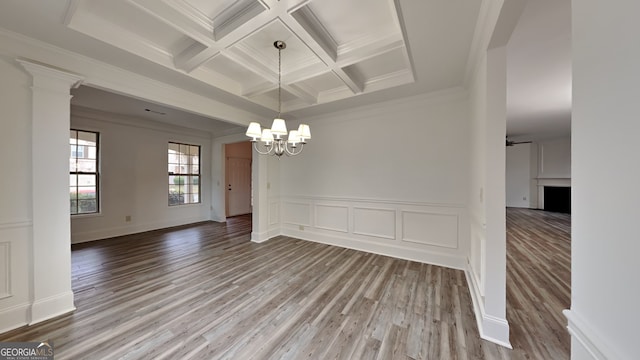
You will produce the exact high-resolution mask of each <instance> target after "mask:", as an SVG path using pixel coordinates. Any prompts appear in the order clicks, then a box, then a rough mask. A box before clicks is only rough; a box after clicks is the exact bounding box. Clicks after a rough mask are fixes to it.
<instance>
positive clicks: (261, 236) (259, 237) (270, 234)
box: [251, 229, 280, 244]
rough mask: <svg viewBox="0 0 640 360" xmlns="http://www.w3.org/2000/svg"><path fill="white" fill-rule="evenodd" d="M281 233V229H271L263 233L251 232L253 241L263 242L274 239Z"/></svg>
mask: <svg viewBox="0 0 640 360" xmlns="http://www.w3.org/2000/svg"><path fill="white" fill-rule="evenodd" d="M278 235H280V230H279V229H270V230H268V231H263V232H261V233H257V232H255V231H252V232H251V242H254V243H258V244H259V243H263V242H265V241H267V240H269V239H273V238H274V237H276V236H278Z"/></svg>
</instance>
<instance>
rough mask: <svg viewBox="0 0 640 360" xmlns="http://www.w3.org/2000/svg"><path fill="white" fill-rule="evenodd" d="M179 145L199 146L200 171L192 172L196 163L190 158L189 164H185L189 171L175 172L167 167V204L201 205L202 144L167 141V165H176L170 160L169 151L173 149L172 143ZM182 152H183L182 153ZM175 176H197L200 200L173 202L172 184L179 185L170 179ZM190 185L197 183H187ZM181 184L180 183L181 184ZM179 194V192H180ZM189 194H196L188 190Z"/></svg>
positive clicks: (172, 205) (171, 205) (170, 205)
mask: <svg viewBox="0 0 640 360" xmlns="http://www.w3.org/2000/svg"><path fill="white" fill-rule="evenodd" d="M172 144H173V145H177V146H178V148H180V146H188V147H197V148H198V164H197V165H198V172H197V173H195V172H191V171H192V166H193V165H194V164H193V163H191V160H189V162H188V163H187V164H185V165H186V166H187V168H188V169H189V170H188V171H189V172H177V173H176V172H173V171H168V168H167V174H168V176H167V204H168V206H169V207H170V208H171V207H174V206H181V205H199V204H202V145H199V144H188V143H184V142H178V141H169V142H168V143H167V162H166V163H167V167H169V166H171V165H172V164H173V165H175V164H176V163H172V162H170V159H169V151H172V150H171V145H172ZM181 154H182V153H181ZM190 156H191V155H190V154H187V157H189V158H190ZM177 164H180V162H178V163H177ZM172 176H174V177H176V176H178V177H180V176H184V177H189V178H190V177H196V178H197V179H198V183H197V195H198V201H197V202H177V203H172V202H171V194H172V193H171V186H172V185H177V184H172V183H171V181H170V179H171V177H172ZM187 185H188V186H194V185H195V184H187ZM179 186H180V185H179ZM178 194H179V193H178ZM186 194H188V195H193V194H196V193H194V192H188V193H186Z"/></svg>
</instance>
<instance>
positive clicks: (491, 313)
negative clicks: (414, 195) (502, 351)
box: [467, 0, 525, 347]
mask: <svg viewBox="0 0 640 360" xmlns="http://www.w3.org/2000/svg"><path fill="white" fill-rule="evenodd" d="M524 5H525V2H524V1H520V0H509V1H504V0H486V1H483V3H482V7H481V11H480V18H479V20H478V24H477V27H476V39H475V40H474V42H475V46H474V47H473V48H474V50H475V51H476V54H475V56H474V60H475V61H474V62H473V63H472V64H471V67H470V69H469V70H470V71H469V73H468V79H467V81H468V87H469V93H470V127H471V139H470V145H471V146H470V149H469V151H470V157H471V173H470V176H469V181H468V183H467V185H468V187H469V190H468V194H469V200H468V201H469V213H470V219H471V222H470V252H469V258H468V263H467V281H468V282H469V286H470V291H471V297H472V301H473V304H474V310H475V315H476V320H477V322H478V329H479V331H480V336H481V337H482V338H484V339H487V340H490V341H493V342H495V343H498V344H501V345H503V346H506V347H510V346H511V345H510V343H509V324H508V322H507V319H506V237H505V231H506V221H505V205H506V195H505V188H506V184H505V177H506V174H505V172H506V153H505V146H504V138H505V135H506V101H507V89H506V70H507V62H506V47H505V46H506V44H507V42H508V40H509V38H510V36H511V33H512V32H513V28H514V27H515V25H516V23H517V21H518V19H519V17H520V14H521V13H522V10H523V8H524Z"/></svg>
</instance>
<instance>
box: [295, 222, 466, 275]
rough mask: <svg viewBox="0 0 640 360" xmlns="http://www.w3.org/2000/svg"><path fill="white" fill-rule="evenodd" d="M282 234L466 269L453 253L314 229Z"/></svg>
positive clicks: (462, 261)
mask: <svg viewBox="0 0 640 360" xmlns="http://www.w3.org/2000/svg"><path fill="white" fill-rule="evenodd" d="M282 235H285V236H291V237H294V238H296V239H302V240H308V241H313V242H317V243H322V244H327V245H333V246H339V247H343V248H347V249H354V250H359V251H364V252H369V253H373V254H378V255H385V256H391V257H395V258H398V259H405V260H411V261H417V262H422V263H426V264H433V265H438V266H444V267H447V268H452V269H458V270H464V264H465V259H464V258H461V257H458V256H455V255H451V254H444V253H436V252H432V251H428V250H422V249H416V248H408V247H401V246H394V245H388V244H382V243H373V242H371V241H362V240H357V239H352V238H347V237H339V236H332V235H326V234H321V233H316V232H313V231H304V230H303V231H300V230H294V229H287V228H283V229H282Z"/></svg>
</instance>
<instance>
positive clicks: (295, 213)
mask: <svg viewBox="0 0 640 360" xmlns="http://www.w3.org/2000/svg"><path fill="white" fill-rule="evenodd" d="M282 207H283V208H282V222H283V223H284V224H290V225H302V226H311V205H310V204H305V203H302V202H287V201H285V202H283V203H282Z"/></svg>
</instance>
